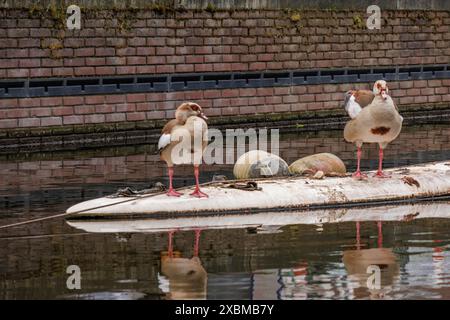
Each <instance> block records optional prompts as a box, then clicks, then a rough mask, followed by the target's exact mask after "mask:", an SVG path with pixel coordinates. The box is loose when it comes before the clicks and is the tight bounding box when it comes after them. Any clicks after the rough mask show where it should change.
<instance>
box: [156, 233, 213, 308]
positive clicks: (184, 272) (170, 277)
mask: <svg viewBox="0 0 450 320" xmlns="http://www.w3.org/2000/svg"><path fill="white" fill-rule="evenodd" d="M200 232H201V230H200V229H197V230H195V244H194V254H193V256H192V258H182V257H181V253H180V252H179V251H174V250H173V236H174V233H175V230H172V231H169V232H168V238H169V240H168V241H169V243H168V250H167V252H162V253H161V273H162V276H159V282H160V288H161V289H162V291H163V292H164V293H165V294H166V298H167V299H174V300H185V299H206V285H207V273H206V270H205V269H204V268H203V266H202V263H201V260H200V258H199V257H198V254H199V242H200Z"/></svg>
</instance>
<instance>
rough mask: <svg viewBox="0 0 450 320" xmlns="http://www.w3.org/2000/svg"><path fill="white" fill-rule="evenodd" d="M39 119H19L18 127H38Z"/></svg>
mask: <svg viewBox="0 0 450 320" xmlns="http://www.w3.org/2000/svg"><path fill="white" fill-rule="evenodd" d="M40 125H41V120H40V119H39V118H26V119H19V128H23V127H39V126H40Z"/></svg>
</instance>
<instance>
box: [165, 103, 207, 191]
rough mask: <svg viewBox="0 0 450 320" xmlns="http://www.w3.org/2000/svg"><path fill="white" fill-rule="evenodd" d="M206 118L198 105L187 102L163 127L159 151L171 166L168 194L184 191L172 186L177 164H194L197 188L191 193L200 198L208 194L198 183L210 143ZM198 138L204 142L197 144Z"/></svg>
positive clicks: (168, 165) (169, 168) (168, 166)
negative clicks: (203, 158)
mask: <svg viewBox="0 0 450 320" xmlns="http://www.w3.org/2000/svg"><path fill="white" fill-rule="evenodd" d="M207 119H208V118H207V117H206V116H205V114H204V113H203V111H202V108H201V107H200V106H199V105H198V104H196V103H193V102H185V103H182V104H181V105H180V106H179V107H178V108H177V111H176V112H175V119H173V120H170V121H169V122H168V123H167V124H166V125H165V126H164V128H163V129H162V132H161V133H162V134H161V137H160V138H159V141H158V150H159V152H160V155H161V159H162V160H164V161H165V162H166V164H167V168H168V173H169V190H168V192H167V195H168V196H174V197H179V196H181V193H180V192H177V191H175V190H174V189H173V185H172V183H173V166H174V164H193V165H194V175H195V191H194V192H193V193H191V195H192V196H194V197H197V198H203V197H206V198H207V197H208V195H207V194H206V193H203V192H202V191H200V186H199V166H200V163H201V161H202V154H203V150H204V149H205V147H206V145H207V143H208V138H207V132H208V125H207V124H206V121H205V120H207ZM198 141H201V143H197V142H198Z"/></svg>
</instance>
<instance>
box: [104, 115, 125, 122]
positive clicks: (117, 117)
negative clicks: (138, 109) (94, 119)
mask: <svg viewBox="0 0 450 320" xmlns="http://www.w3.org/2000/svg"><path fill="white" fill-rule="evenodd" d="M105 121H106V122H123V121H126V114H125V113H111V114H107V115H105Z"/></svg>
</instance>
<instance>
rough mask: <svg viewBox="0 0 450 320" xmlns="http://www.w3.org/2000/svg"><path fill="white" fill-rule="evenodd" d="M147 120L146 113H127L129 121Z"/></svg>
mask: <svg viewBox="0 0 450 320" xmlns="http://www.w3.org/2000/svg"><path fill="white" fill-rule="evenodd" d="M145 119H146V117H145V112H132V113H127V121H140V120H145Z"/></svg>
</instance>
